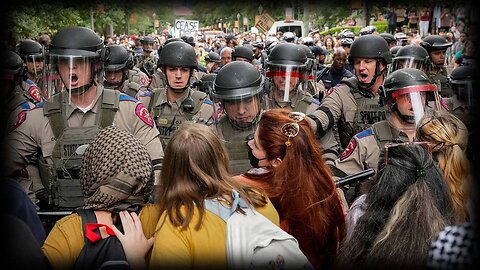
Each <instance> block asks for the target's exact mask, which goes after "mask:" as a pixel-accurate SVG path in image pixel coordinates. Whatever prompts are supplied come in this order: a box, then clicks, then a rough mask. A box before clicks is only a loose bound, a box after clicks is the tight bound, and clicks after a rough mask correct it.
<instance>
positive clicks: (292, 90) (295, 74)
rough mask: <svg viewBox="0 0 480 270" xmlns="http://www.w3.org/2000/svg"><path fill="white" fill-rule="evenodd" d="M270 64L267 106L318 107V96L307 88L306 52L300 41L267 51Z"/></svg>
mask: <svg viewBox="0 0 480 270" xmlns="http://www.w3.org/2000/svg"><path fill="white" fill-rule="evenodd" d="M267 68H268V70H267V77H268V78H269V80H270V85H271V88H270V89H269V91H268V93H266V97H265V99H264V107H263V108H264V109H271V108H285V107H287V108H290V109H292V110H293V111H299V112H303V113H309V112H312V111H313V110H315V108H316V106H318V100H315V99H314V98H313V97H312V95H311V94H309V93H308V92H307V91H306V80H305V77H304V74H305V73H306V70H307V55H306V53H305V50H304V49H303V48H302V47H301V46H300V45H297V44H292V43H281V44H278V45H276V46H275V47H274V48H273V49H272V51H271V52H270V54H269V55H268V61H267Z"/></svg>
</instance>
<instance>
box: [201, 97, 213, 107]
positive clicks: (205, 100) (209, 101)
mask: <svg viewBox="0 0 480 270" xmlns="http://www.w3.org/2000/svg"><path fill="white" fill-rule="evenodd" d="M203 103H205V104H208V105H212V104H213V102H212V101H211V100H210V99H208V98H206V99H204V100H203Z"/></svg>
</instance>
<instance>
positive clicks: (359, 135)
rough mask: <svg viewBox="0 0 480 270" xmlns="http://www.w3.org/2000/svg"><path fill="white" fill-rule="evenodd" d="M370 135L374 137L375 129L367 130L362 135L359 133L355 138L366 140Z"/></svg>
mask: <svg viewBox="0 0 480 270" xmlns="http://www.w3.org/2000/svg"><path fill="white" fill-rule="evenodd" d="M370 135H373V129H371V128H367V129H365V130H364V131H362V132H360V133H357V135H355V137H357V138H358V139H361V138H364V137H367V136H370Z"/></svg>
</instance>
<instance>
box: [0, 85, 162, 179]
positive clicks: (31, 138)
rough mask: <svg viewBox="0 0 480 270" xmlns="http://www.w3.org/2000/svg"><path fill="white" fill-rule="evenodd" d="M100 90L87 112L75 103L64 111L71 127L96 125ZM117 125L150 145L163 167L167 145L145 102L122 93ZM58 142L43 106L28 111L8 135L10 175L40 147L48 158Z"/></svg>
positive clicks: (158, 165)
mask: <svg viewBox="0 0 480 270" xmlns="http://www.w3.org/2000/svg"><path fill="white" fill-rule="evenodd" d="M90 91H94V90H90ZM96 91H97V93H96V96H95V99H94V102H93V104H94V105H93V107H92V108H91V109H89V110H88V111H87V112H86V113H83V112H82V111H81V110H80V109H78V108H77V107H76V106H75V105H74V104H73V103H71V104H69V105H67V107H66V110H65V111H64V112H63V113H64V114H65V116H66V119H67V122H68V125H69V126H70V127H79V126H93V125H94V124H95V117H96V114H97V113H98V112H99V111H100V110H101V108H100V107H101V104H102V100H101V96H102V93H103V87H101V86H99V87H98V88H97V90H96ZM113 124H114V125H115V126H116V127H117V128H119V129H121V130H125V131H127V132H130V133H131V134H133V135H135V137H137V138H138V139H139V140H140V141H141V142H142V143H143V144H144V145H145V147H146V148H147V151H148V153H149V154H150V157H151V159H152V162H153V163H154V165H156V168H159V167H160V165H161V160H162V159H163V148H162V145H161V143H160V139H159V138H158V130H157V129H156V127H155V123H154V121H153V118H152V117H151V115H150V114H149V112H148V110H147V109H146V108H145V107H144V106H143V104H142V103H140V102H139V101H138V100H135V99H133V98H130V97H128V96H127V95H124V94H122V95H121V97H120V102H119V108H118V111H117V112H116V113H115V118H114V120H113ZM55 142H56V138H55V136H54V134H53V131H52V128H51V124H50V121H49V119H48V117H47V116H45V115H44V111H43V107H42V106H37V107H36V108H34V109H32V110H30V111H27V114H26V117H25V121H24V122H23V123H22V124H21V125H19V126H18V127H16V128H15V129H14V130H13V131H12V132H11V133H10V134H9V136H8V138H7V145H8V146H7V149H8V150H7V154H8V157H9V161H8V166H7V167H8V169H9V175H10V174H11V173H13V172H15V171H18V170H21V169H23V168H25V166H26V164H28V162H29V160H30V158H31V157H32V156H33V155H34V154H35V153H36V152H37V149H38V148H40V149H41V153H42V155H43V156H44V157H45V158H50V157H51V155H52V152H53V148H54V146H55Z"/></svg>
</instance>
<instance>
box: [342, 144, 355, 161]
mask: <svg viewBox="0 0 480 270" xmlns="http://www.w3.org/2000/svg"><path fill="white" fill-rule="evenodd" d="M355 148H357V141H356V140H355V139H351V140H350V142H349V143H348V145H347V147H346V148H345V150H344V151H343V153H342V155H340V161H343V160H344V159H346V158H348V157H349V156H350V155H351V154H352V153H353V150H355Z"/></svg>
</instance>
